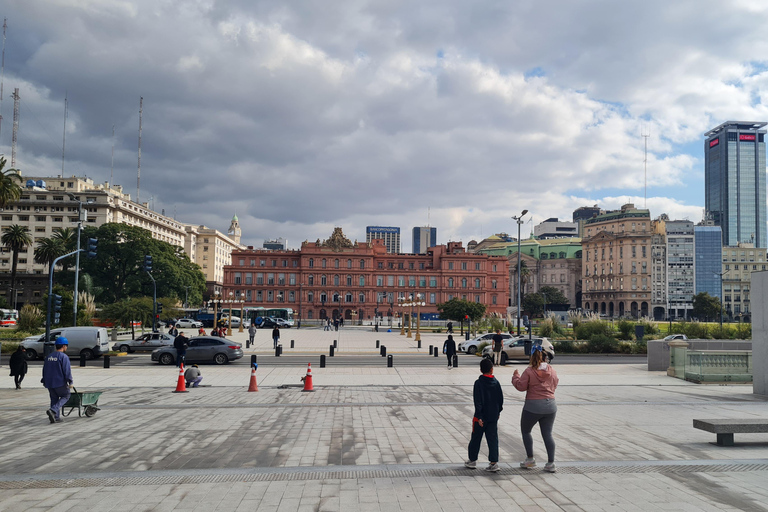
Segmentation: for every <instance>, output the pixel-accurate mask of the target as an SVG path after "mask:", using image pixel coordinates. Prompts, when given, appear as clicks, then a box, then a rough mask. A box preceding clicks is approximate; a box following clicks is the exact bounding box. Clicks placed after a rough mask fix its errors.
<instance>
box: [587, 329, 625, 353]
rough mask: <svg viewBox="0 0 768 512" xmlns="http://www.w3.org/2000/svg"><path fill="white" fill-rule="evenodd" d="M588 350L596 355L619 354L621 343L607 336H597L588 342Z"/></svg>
mask: <svg viewBox="0 0 768 512" xmlns="http://www.w3.org/2000/svg"><path fill="white" fill-rule="evenodd" d="M587 350H589V352H593V353H596V354H612V353H615V352H618V350H619V342H618V341H616V339H615V338H612V337H610V336H607V335H605V334H595V335H593V336H591V337H590V338H589V340H588V341H587Z"/></svg>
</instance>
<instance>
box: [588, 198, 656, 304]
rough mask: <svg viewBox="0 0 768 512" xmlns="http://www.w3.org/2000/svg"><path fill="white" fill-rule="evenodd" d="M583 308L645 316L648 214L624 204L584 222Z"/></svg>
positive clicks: (648, 289) (648, 301)
mask: <svg viewBox="0 0 768 512" xmlns="http://www.w3.org/2000/svg"><path fill="white" fill-rule="evenodd" d="M584 231H585V233H584V235H585V237H584V239H583V241H582V245H583V247H582V250H583V256H584V257H583V258H582V276H583V277H582V278H583V290H582V302H583V305H584V309H586V310H590V311H594V312H596V313H599V314H601V315H606V316H609V317H622V316H632V317H638V316H648V313H649V308H650V304H651V235H652V230H651V217H650V213H649V211H648V210H646V209H636V208H635V206H634V205H633V204H625V205H624V206H622V207H621V209H620V210H615V211H610V212H606V213H604V214H602V215H598V216H596V217H593V218H591V219H589V220H587V221H586V222H585V225H584Z"/></svg>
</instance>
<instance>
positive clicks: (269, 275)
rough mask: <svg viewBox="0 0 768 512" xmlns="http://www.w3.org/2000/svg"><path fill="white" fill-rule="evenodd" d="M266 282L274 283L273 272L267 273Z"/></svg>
mask: <svg viewBox="0 0 768 512" xmlns="http://www.w3.org/2000/svg"><path fill="white" fill-rule="evenodd" d="M267 284H275V274H267Z"/></svg>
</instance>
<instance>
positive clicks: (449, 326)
mask: <svg viewBox="0 0 768 512" xmlns="http://www.w3.org/2000/svg"><path fill="white" fill-rule="evenodd" d="M446 327H448V334H453V322H448V325H447V326H446Z"/></svg>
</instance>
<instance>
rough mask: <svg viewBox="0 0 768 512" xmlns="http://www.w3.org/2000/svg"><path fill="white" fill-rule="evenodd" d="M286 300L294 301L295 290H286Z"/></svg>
mask: <svg viewBox="0 0 768 512" xmlns="http://www.w3.org/2000/svg"><path fill="white" fill-rule="evenodd" d="M288 302H296V292H294V291H290V292H288Z"/></svg>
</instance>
